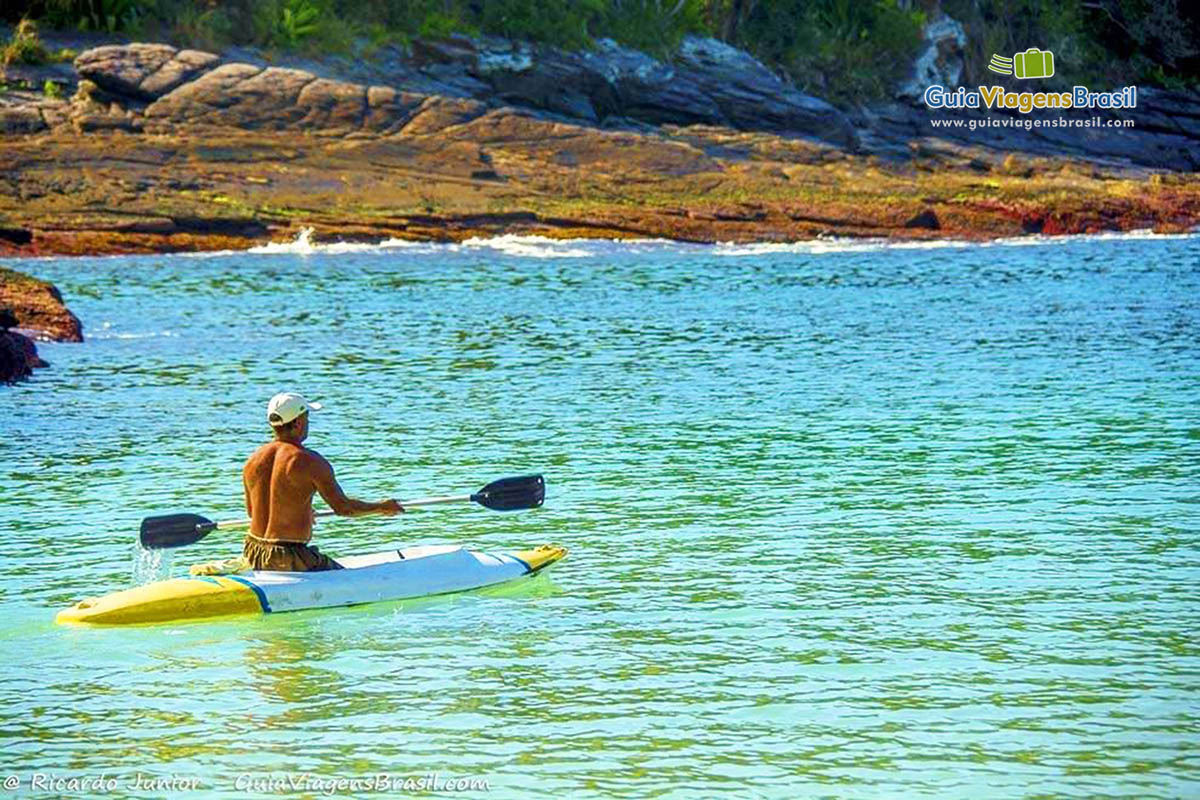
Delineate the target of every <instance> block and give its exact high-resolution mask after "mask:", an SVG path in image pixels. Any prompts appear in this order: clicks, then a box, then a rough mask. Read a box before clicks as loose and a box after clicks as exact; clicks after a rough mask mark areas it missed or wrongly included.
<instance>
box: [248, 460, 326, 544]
mask: <svg viewBox="0 0 1200 800" xmlns="http://www.w3.org/2000/svg"><path fill="white" fill-rule="evenodd" d="M326 476H328V480H332V478H333V470H332V469H331V468H330V467H329V463H328V462H326V461H325V459H324V458H322V457H321V456H320V455H318V454H317V453H315V452H313V451H312V450H309V449H308V448H307V447H304V446H303V445H297V444H292V443H291V442H281V441H274V442H268V443H267V444H264V445H263V446H262V447H260V448H258V449H257V450H255V451H254V454H253V455H252V456H250V458H249V460H248V461H246V466H245V468H243V469H242V482H243V483H244V484H245V488H246V511H247V512H249V514H250V533H252V534H254V535H255V536H258V537H260V538H262V539H268V540H271V541H285V542H309V541H312V526H313V510H312V498H313V494H314V493H316V491H317V487H318V481H320V480H322V479H323V478H325V477H326ZM334 485H335V486H336V482H334ZM331 505H332V504H331Z"/></svg>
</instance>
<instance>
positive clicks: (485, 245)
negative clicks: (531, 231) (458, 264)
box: [462, 233, 597, 258]
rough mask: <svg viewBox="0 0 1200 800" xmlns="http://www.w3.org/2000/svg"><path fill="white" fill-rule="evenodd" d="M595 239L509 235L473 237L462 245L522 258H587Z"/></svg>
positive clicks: (471, 248)
mask: <svg viewBox="0 0 1200 800" xmlns="http://www.w3.org/2000/svg"><path fill="white" fill-rule="evenodd" d="M596 241H597V240H595V239H571V240H566V239H550V238H547V237H545V236H519V235H517V234H512V233H507V234H504V235H503V236H491V237H487V238H483V237H472V238H470V239H467V240H466V241H464V242H463V243H462V248H463V249H464V250H496V251H498V252H501V253H504V254H505V255H510V256H521V257H522V258H587V257H588V256H591V255H593V250H592V249H591V248H589V247H587V246H586V245H587V244H591V243H594V242H596Z"/></svg>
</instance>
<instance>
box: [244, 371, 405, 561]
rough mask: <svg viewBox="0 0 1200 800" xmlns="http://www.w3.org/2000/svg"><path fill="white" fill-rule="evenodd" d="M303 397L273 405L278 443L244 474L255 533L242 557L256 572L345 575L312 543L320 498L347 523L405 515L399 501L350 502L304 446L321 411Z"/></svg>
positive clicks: (285, 396)
mask: <svg viewBox="0 0 1200 800" xmlns="http://www.w3.org/2000/svg"><path fill="white" fill-rule="evenodd" d="M320 408H321V405H320V404H319V403H310V402H308V401H307V400H305V399H304V398H303V397H301V396H300V395H298V394H292V393H290V392H284V393H282V394H277V395H275V396H274V397H272V398H271V402H269V403H267V421H268V422H270V423H271V427H272V429H274V431H275V440H274V441H272V442H268V443H267V444H264V445H263V446H262V447H260V448H258V449H257V450H255V451H254V455H252V456H250V458H249V460H247V461H246V466H245V467H244V468H243V469H242V483H243V485H244V486H245V488H246V512H247V513H248V514H249V515H250V533H249V534H247V535H246V543H245V545H244V546H243V548H242V555H243V556H244V557H245V558H246V560H247V561H249V562H250V566H251V567H252V568H254V569H264V570H275V571H280V572H306V571H313V570H325V569H341V568H342V567H341V565H340V564H338V563H337V562H336V561H334V560H333V559H332V558H330V557H329V556H327V555H325V554H323V553H321V552H320V551H319V550H317V548H315V547H313V546H311V545H310V544H309V542H310V541H312V528H313V509H312V498H313V494H314V493H315V492H320V493H321V497H322V498H323V499H324V500H325V502H326V503H328V504H329V507H330V508H331V509H333V511H334V513H335V514H337V515H339V516H343V517H356V516H359V515H361V514H387V515H389V516H391V515H392V514H399V513H401V512H403V511H404V508H403V507H401V505H400V504H399V503H397V502H396V501H395V500H382V501H380V502H378V503H367V502H364V501H362V500H355V499H353V498H350V497H347V496H346V493H345V492H343V491H342V487H341V486H338V482H337V479H335V478H334V477H333V467H331V466H330V465H329V462H328V461H326V460H325V459H324V458H322V457H321V454H320V453H318V452H316V451H315V450H309V449H308V448H307V447H305V446H304V445H303V444H302V442H303V441H304V440H305V438H306V437H307V436H308V412H309V411H310V410H312V411H318V410H320Z"/></svg>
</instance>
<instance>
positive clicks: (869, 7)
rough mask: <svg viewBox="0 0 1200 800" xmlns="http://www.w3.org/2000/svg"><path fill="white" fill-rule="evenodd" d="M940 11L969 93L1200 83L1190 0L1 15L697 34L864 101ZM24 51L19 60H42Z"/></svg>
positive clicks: (102, 3) (127, 28) (393, 2)
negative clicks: (1049, 69)
mask: <svg viewBox="0 0 1200 800" xmlns="http://www.w3.org/2000/svg"><path fill="white" fill-rule="evenodd" d="M939 5H940V8H941V9H942V10H944V11H945V12H946V13H948V14H950V16H952V17H954V18H955V19H957V20H959V21H960V22H962V23H963V25H964V27H965V28H966V30H967V33H968V38H969V40H970V41H969V44H968V52H967V74H966V79H967V80H968V81H979V80H984V79H986V78H988V73H987V69H986V67H987V62H988V59H989V58H990V57H991V55H992V54H993V53H998V54H1001V55H1011V54H1012V53H1014V52H1017V51H1019V50H1024V49H1026V48H1028V47H1040V48H1043V49H1049V50H1052V51H1053V52H1054V53H1055V55H1056V64H1057V68H1058V74H1057V75H1056V76H1055V78H1054V79H1053V80H1054V82H1056V83H1058V84H1061V85H1070V84H1071V83H1092V84H1095V85H1097V86H1103V85H1116V84H1119V83H1122V82H1127V83H1134V82H1136V83H1140V84H1145V85H1159V86H1171V87H1178V86H1185V85H1195V84H1197V83H1198V82H1200V80H1198V79H1200V46H1198V45H1197V42H1198V41H1200V4H1196V3H1186V2H1181V1H1180V0H941V2H940V4H939V2H938V0H17V2H9V3H6V4H4V7H3V10H2V11H0V15H3V16H5V17H6V18H8V19H9V20H10V21H12V22H16V21H18V20H20V19H22V18H24V17H29V18H31V19H37V20H39V21H41V22H42V23H43V24H44V25H46V26H47V27H51V28H75V29H80V30H89V31H108V32H112V31H120V32H123V33H126V34H128V35H130V36H133V37H136V38H142V39H147V40H155V39H157V40H165V41H171V42H174V43H176V44H180V45H189V46H194V47H202V48H207V49H217V50H219V49H222V48H223V47H226V46H229V45H256V46H259V47H264V48H269V49H276V50H288V51H300V52H305V53H309V54H321V53H341V54H350V55H358V56H362V57H371V56H372V55H373V54H375V53H377V52H378V51H379V49H380V48H381V47H382V46H384V45H386V44H388V43H390V42H399V43H405V42H408V41H410V40H411V39H413V38H414V37H445V36H448V35H451V34H455V33H459V34H466V35H480V34H493V35H498V36H504V37H508V38H511V39H522V40H527V41H532V42H539V43H545V44H550V45H555V46H558V47H564V48H587V47H590V46H592V45H593V44H594V43H595V41H596V40H597V39H599V38H602V37H610V38H613V39H615V40H617V41H618V42H621V43H622V44H625V45H627V46H630V47H635V48H638V49H641V50H644V51H646V52H648V53H650V54H652V55H655V56H659V57H669V56H670V55H671V54H672V52H674V51H675V49H676V48H677V47H678V45H679V42H680V41H681V40H682V38H683V37H684V36H686V35H688V34H690V33H696V34H702V35H710V36H716V37H718V38H720V39H722V40H724V41H727V42H729V43H731V44H734V45H737V46H738V47H742V48H745V49H746V50H749V51H750V52H751V53H753V54H754V55H756V56H757V57H758V58H760V59H761V60H762V61H764V62H765V63H767V64H768V65H770V66H772V67H774V68H775V69H778V70H780V71H781V72H786V73H787V74H788V75H790V76H791V77H792V79H793V80H795V82H796V83H797V84H798V85H799V86H801V87H803V88H805V89H807V90H809V91H811V92H813V93H815V94H818V95H821V96H824V97H828V98H830V99H833V100H837V101H841V102H858V101H864V100H871V99H875V98H879V97H884V96H887V95H888V94H890V93H891V91H892V90H893V89H894V87H895V86H896V84H897V83H898V82H899V81H900V80H902V79H903V77H904V75H905V73H906V72H907V69H908V66H909V64H910V63H911V60H912V57H913V56H914V55H915V54H916V52H917V51H918V50H919V48H920V46H921V27H922V25H923V24H924V23H925V22H926V21H927V19H928V18H929V16H930V15H932V14H936V13H938V8H939ZM18 38H19V37H17V36H14V39H13V42H12V43H10V44H9V45H8V47H7V48H6V49H5V51H4V58H5V59H11V61H12V62H16V61H24V60H25V59H37V58H39V57H44V53H43V54H42V55H41V56H39V50H38V49H37V48H36V47H33V48H32V49H31V48H30V46H29V40H28V37H27V38H26V40H24V44H22V45H21V46H20V47H17V46H16V44H15V43H16V42H17V40H18ZM32 41H33V42H35V43H36V32H35V33H34V35H33V38H32ZM14 47H16V48H17V49H15V50H14ZM21 47H24V48H26V49H24V50H22V49H21ZM10 51H12V54H11V55H10ZM10 63H11V62H10Z"/></svg>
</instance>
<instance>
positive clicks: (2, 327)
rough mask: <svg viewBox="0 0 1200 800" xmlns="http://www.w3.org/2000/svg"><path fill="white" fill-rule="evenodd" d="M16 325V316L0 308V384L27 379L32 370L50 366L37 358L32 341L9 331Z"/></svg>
mask: <svg viewBox="0 0 1200 800" xmlns="http://www.w3.org/2000/svg"><path fill="white" fill-rule="evenodd" d="M16 324H17V317H16V315H14V314H13V313H12V311H11V310H10V309H7V308H0V383H15V382H16V381H19V380H21V379H22V378H28V377H29V376H30V375H31V374H32V373H33V370H34V369H37V368H39V367H48V366H50V365H49V364H47V363H46V362H45V361H43V360H42V359H41V358H39V357H38V353H37V345H35V344H34V343H33V340H32V339H30V338H29V337H28V336H25V335H24V334H21V333H17V332H16V331H10V330H9V328H12V327H15V326H16Z"/></svg>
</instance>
